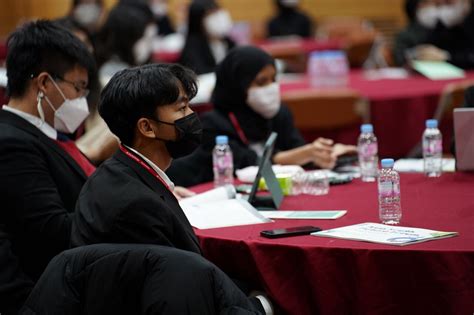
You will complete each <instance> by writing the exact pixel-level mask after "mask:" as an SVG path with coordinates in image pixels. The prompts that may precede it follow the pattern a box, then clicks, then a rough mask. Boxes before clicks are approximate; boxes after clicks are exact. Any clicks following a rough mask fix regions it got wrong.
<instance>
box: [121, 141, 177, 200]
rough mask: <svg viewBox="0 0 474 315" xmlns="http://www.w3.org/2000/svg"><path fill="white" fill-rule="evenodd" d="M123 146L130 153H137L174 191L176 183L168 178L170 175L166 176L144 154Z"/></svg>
mask: <svg viewBox="0 0 474 315" xmlns="http://www.w3.org/2000/svg"><path fill="white" fill-rule="evenodd" d="M122 145H123V146H124V147H126V148H127V149H129V150H130V151H132V152H133V153H135V154H136V155H138V156H139V157H141V158H142V159H143V160H144V161H145V162H146V163H147V164H148V165H150V167H151V168H152V169H153V170H154V171H155V172H156V173H157V174H158V176H160V177H161V179H162V180H163V181H164V182H165V183H166V185H168V187H169V188H170V190H171V191H174V183H173V182H172V181H171V179H170V178H169V177H168V175H166V173H165V172H163V171H162V170H161V169H160V168H159V167H158V166H157V165H156V164H155V163H153V162H152V161H150V160H149V159H148V158H147V157H146V156H144V155H143V154H141V153H140V152H138V151H137V150H135V149H133V148H131V147H129V146H127V145H125V144H123V143H122Z"/></svg>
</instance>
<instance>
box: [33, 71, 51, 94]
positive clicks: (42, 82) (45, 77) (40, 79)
mask: <svg viewBox="0 0 474 315" xmlns="http://www.w3.org/2000/svg"><path fill="white" fill-rule="evenodd" d="M48 81H49V74H48V73H47V72H41V73H40V74H38V76H37V77H36V86H37V88H38V93H42V94H46V90H47V89H48V87H47V85H48Z"/></svg>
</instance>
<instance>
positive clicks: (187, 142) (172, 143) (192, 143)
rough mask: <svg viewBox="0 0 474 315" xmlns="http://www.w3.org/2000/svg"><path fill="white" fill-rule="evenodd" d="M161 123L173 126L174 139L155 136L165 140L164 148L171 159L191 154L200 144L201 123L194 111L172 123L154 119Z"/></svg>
mask: <svg viewBox="0 0 474 315" xmlns="http://www.w3.org/2000/svg"><path fill="white" fill-rule="evenodd" d="M156 121H158V122H160V123H162V124H165V125H170V126H174V128H175V130H176V140H167V139H161V138H158V137H156V139H158V140H162V141H164V142H165V145H166V149H167V150H168V152H169V154H170V155H171V157H172V158H173V159H177V158H180V157H183V156H186V155H189V154H191V153H192V152H193V151H194V150H196V148H197V147H198V146H199V145H200V144H201V138H202V125H201V121H200V120H199V117H198V116H197V114H196V113H192V114H190V115H187V116H185V117H183V118H180V119H177V120H175V121H174V123H173V124H172V123H169V122H166V121H161V120H156Z"/></svg>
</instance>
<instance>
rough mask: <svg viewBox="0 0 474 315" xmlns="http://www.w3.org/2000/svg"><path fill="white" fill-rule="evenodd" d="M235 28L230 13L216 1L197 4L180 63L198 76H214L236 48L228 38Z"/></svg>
mask: <svg viewBox="0 0 474 315" xmlns="http://www.w3.org/2000/svg"><path fill="white" fill-rule="evenodd" d="M231 28H232V19H231V18H230V15H229V13H228V12H227V11H226V10H224V9H221V8H220V7H219V6H218V5H217V3H216V2H215V1H214V0H194V1H193V2H192V3H191V5H190V6H189V16H188V33H187V36H186V41H185V44H184V48H183V50H182V52H181V57H180V59H179V61H178V62H179V63H180V64H182V65H184V66H186V67H189V68H191V69H192V70H193V71H195V72H196V73H197V74H203V73H210V72H214V70H215V67H216V65H217V64H218V63H219V62H221V61H222V60H223V59H224V57H225V56H226V54H227V52H228V51H229V50H230V49H231V48H233V47H234V46H235V43H234V41H233V40H231V39H230V38H229V37H228V35H229V33H230V31H231Z"/></svg>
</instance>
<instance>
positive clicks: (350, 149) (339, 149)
mask: <svg viewBox="0 0 474 315" xmlns="http://www.w3.org/2000/svg"><path fill="white" fill-rule="evenodd" d="M356 153H357V147H356V146H355V145H347V144H342V143H336V144H335V145H334V146H333V147H332V155H333V156H334V157H335V158H336V159H337V158H338V157H340V156H341V155H345V154H356Z"/></svg>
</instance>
